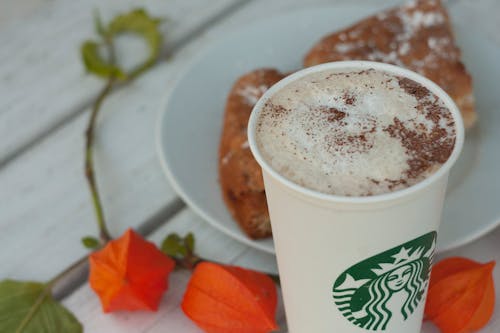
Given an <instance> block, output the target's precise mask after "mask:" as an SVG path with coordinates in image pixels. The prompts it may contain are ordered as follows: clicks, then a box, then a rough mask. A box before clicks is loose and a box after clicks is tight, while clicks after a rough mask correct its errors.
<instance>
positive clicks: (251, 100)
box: [236, 85, 269, 106]
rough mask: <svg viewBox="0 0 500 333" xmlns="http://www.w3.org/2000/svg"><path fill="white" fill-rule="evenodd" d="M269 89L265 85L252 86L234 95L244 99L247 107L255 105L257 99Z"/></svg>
mask: <svg viewBox="0 0 500 333" xmlns="http://www.w3.org/2000/svg"><path fill="white" fill-rule="evenodd" d="M267 89H269V87H268V86H266V85H260V86H252V85H248V86H245V87H244V88H242V89H240V90H238V91H237V92H236V93H237V94H238V95H240V96H241V97H243V98H244V100H245V103H246V104H248V105H252V106H253V105H255V103H257V101H258V100H259V98H260V97H261V96H262V95H263V94H264V92H266V90H267Z"/></svg>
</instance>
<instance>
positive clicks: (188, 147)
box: [158, 3, 500, 253]
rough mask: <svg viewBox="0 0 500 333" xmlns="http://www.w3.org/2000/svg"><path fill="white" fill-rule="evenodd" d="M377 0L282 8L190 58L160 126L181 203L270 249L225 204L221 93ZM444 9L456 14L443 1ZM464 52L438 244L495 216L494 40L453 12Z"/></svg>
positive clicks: (481, 228)
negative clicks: (472, 100)
mask: <svg viewBox="0 0 500 333" xmlns="http://www.w3.org/2000/svg"><path fill="white" fill-rule="evenodd" d="M378 10H380V8H379V7H378V6H377V4H375V3H374V4H372V5H366V4H365V5H363V6H356V5H350V6H336V7H334V8H331V7H326V8H317V9H307V10H301V11H296V12H290V13H287V14H283V15H281V16H275V17H272V18H269V19H267V20H262V21H260V22H257V23H255V24H253V25H251V26H248V27H246V28H244V29H241V30H239V31H236V32H233V33H232V34H230V35H227V36H225V37H223V38H222V39H219V40H218V42H216V43H215V44H214V45H212V46H211V47H210V48H209V49H206V50H205V51H204V52H203V53H202V54H201V55H200V56H199V57H198V59H197V60H196V61H195V62H194V63H193V64H192V65H191V66H190V67H189V69H188V70H187V72H186V73H185V74H184V75H183V76H182V78H181V79H180V80H179V82H178V83H177V86H176V88H175V89H174V90H173V91H172V93H171V95H170V97H169V100H168V105H167V106H166V109H165V110H164V112H163V113H162V116H161V119H160V123H159V129H158V153H159V155H160V159H161V161H162V165H163V167H164V170H165V172H166V174H167V176H168V178H169V180H170V181H171V183H172V184H173V186H174V187H175V189H176V190H177V191H178V193H179V195H180V196H181V197H182V198H183V199H184V200H185V201H186V202H187V204H188V205H189V206H190V207H191V208H192V209H193V210H194V211H195V212H197V213H198V214H199V215H201V216H202V217H203V218H204V219H205V220H206V221H208V222H209V223H211V224H212V225H213V226H214V227H216V228H218V229H219V230H221V231H222V232H224V233H226V234H227V235H229V236H231V237H233V238H235V239H237V240H239V241H241V242H243V243H245V244H247V245H250V246H252V247H254V248H257V249H260V250H263V251H266V252H270V253H273V252H274V247H273V242H272V240H271V239H266V240H259V241H254V240H251V239H249V238H248V237H247V236H245V234H244V233H243V232H242V231H241V230H240V229H239V227H238V226H237V225H236V223H235V222H234V221H233V219H232V217H231V215H230V214H229V212H228V210H227V209H226V207H225V205H224V203H223V201H222V198H221V191H220V187H219V183H218V173H217V152H218V146H219V140H220V134H221V127H222V117H223V111H224V104H225V99H226V96H227V93H228V91H229V90H230V88H231V86H232V84H233V83H234V81H235V79H236V78H237V77H239V76H240V75H242V74H243V73H245V72H247V71H250V70H253V69H255V68H259V67H276V68H278V69H279V70H281V71H285V72H286V71H291V70H294V69H298V68H300V66H301V61H302V57H303V55H304V54H305V53H306V52H307V50H308V49H309V48H310V47H311V46H312V45H313V44H314V43H315V42H316V41H317V40H318V39H319V38H320V37H322V36H324V35H325V34H327V33H329V32H332V31H335V30H337V29H339V28H342V27H345V26H346V25H349V24H351V23H353V22H355V21H356V20H358V19H360V18H363V17H365V16H367V15H369V14H371V13H374V12H376V11H378ZM450 11H451V16H452V18H453V16H454V15H459V13H454V8H453V7H452V8H451V9H450ZM454 28H455V33H456V36H457V39H458V44H459V45H460V46H461V48H462V51H463V58H464V62H465V63H466V65H467V67H468V69H469V70H470V72H471V73H472V75H473V77H474V83H475V91H476V93H475V94H476V97H477V109H478V114H479V125H478V126H477V127H476V128H474V129H473V130H472V131H469V132H467V135H466V142H465V147H464V152H463V155H462V156H461V158H460V159H459V161H458V162H457V165H456V167H455V168H454V169H453V170H452V174H451V176H450V182H449V191H448V194H447V198H446V203H445V207H444V216H443V224H442V227H441V232H440V234H439V242H438V248H439V250H441V251H443V250H447V249H451V248H454V247H457V246H459V245H462V244H465V243H467V242H470V241H472V240H474V239H476V238H478V237H480V236H482V235H483V234H485V233H487V232H488V231H490V230H491V229H493V228H494V227H495V226H497V225H498V224H499V222H500V201H499V199H500V177H499V176H498V170H500V110H498V108H499V107H498V106H500V91H499V90H498V89H499V88H498V86H499V84H498V79H499V78H500V66H498V59H500V48H499V47H498V46H494V45H493V43H491V42H488V40H487V39H486V37H485V36H484V34H482V33H481V31H478V30H474V29H475V27H474V26H473V25H470V24H469V23H468V22H463V21H462V20H456V24H455V27H454Z"/></svg>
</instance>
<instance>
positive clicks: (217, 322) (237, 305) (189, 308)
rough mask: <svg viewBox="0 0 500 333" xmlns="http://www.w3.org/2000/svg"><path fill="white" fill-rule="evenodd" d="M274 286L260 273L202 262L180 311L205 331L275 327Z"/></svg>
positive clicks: (264, 332) (259, 331)
mask: <svg viewBox="0 0 500 333" xmlns="http://www.w3.org/2000/svg"><path fill="white" fill-rule="evenodd" d="M276 305H277V294H276V286H275V285H274V282H273V280H272V279H271V278H270V277H269V276H267V275H265V274H263V273H259V272H255V271H251V270H248V269H243V268H240V267H234V266H225V265H218V264H214V263H209V262H202V263H200V264H198V266H196V268H195V270H194V272H193V275H192V277H191V280H190V281H189V284H188V286H187V290H186V293H185V294H184V299H183V301H182V310H183V311H184V313H185V314H186V315H187V316H188V317H189V318H190V319H191V320H193V321H194V322H195V323H196V324H197V325H198V326H199V327H201V328H202V329H203V330H204V331H205V332H207V333H268V332H272V331H274V330H276V329H277V328H278V326H277V325H276V322H275V319H274V317H275V315H276Z"/></svg>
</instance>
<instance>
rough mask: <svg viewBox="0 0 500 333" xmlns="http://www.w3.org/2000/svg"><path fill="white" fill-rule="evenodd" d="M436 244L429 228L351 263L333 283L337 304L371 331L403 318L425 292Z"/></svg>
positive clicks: (343, 311)
mask: <svg viewBox="0 0 500 333" xmlns="http://www.w3.org/2000/svg"><path fill="white" fill-rule="evenodd" d="M435 244H436V232H430V233H428V234H426V235H424V236H421V237H418V238H416V239H414V240H412V241H409V242H407V243H405V244H402V245H400V246H397V247H394V248H392V249H390V250H388V251H385V252H383V253H380V254H377V255H375V256H373V257H371V258H368V259H366V260H364V261H362V262H360V263H358V264H356V265H354V266H352V267H351V268H349V269H348V270H346V271H345V272H344V273H342V274H341V275H340V276H339V277H338V278H337V280H336V281H335V283H334V285H333V299H334V301H335V304H336V305H337V308H338V309H339V310H340V312H341V313H342V315H343V316H344V317H346V319H347V320H349V321H350V322H351V323H352V324H353V325H356V326H359V327H361V328H364V329H366V330H370V331H384V330H386V329H387V328H388V327H390V326H391V322H393V321H404V320H406V319H407V318H408V317H409V316H411V315H412V313H413V312H414V311H415V309H416V308H417V306H418V304H419V303H420V301H421V300H422V297H423V295H424V292H425V288H426V287H427V283H428V280H429V273H430V267H431V264H432V258H433V255H434V248H435Z"/></svg>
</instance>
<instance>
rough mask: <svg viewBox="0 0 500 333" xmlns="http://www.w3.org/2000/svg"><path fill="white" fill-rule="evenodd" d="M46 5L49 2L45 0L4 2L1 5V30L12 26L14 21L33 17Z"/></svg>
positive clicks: (12, 0)
mask: <svg viewBox="0 0 500 333" xmlns="http://www.w3.org/2000/svg"><path fill="white" fill-rule="evenodd" d="M56 1H57V0H56ZM46 5H47V2H46V1H44V0H24V1H18V0H3V1H2V2H1V3H0V30H2V29H3V27H6V26H8V25H9V24H12V22H13V21H16V20H23V19H25V18H26V17H29V16H31V15H33V13H34V12H36V11H39V10H40V9H41V8H42V7H43V6H46Z"/></svg>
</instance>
